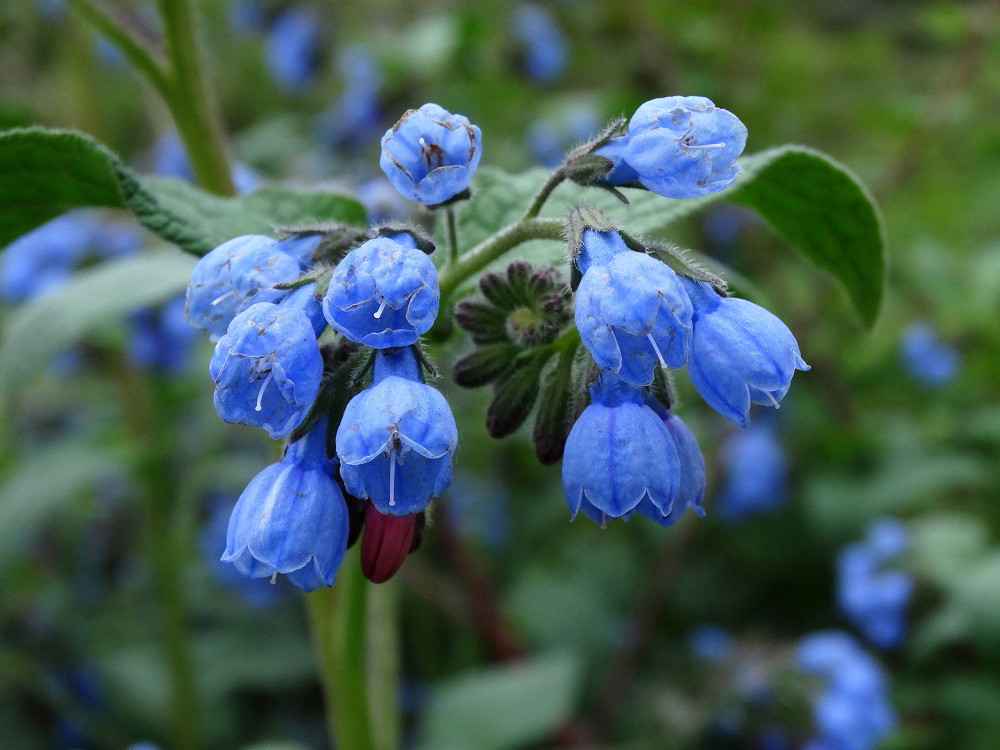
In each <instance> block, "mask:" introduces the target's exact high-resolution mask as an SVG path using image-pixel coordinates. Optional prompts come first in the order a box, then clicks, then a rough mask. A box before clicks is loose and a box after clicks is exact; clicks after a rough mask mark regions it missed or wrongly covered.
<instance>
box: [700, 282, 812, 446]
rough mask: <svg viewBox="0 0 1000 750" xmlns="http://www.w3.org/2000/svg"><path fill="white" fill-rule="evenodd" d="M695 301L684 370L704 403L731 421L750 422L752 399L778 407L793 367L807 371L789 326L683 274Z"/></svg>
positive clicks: (761, 310) (744, 426) (744, 423)
mask: <svg viewBox="0 0 1000 750" xmlns="http://www.w3.org/2000/svg"><path fill="white" fill-rule="evenodd" d="M682 280H683V283H684V287H685V288H686V289H687V292H688V296H689V297H690V298H691V302H692V303H693V305H694V317H693V318H692V321H691V326H692V335H691V356H690V358H689V360H688V374H689V375H690V376H691V382H692V383H693V384H694V387H695V389H696V390H697V391H698V393H699V394H700V395H701V397H702V398H703V399H705V402H706V403H707V404H708V405H709V406H711V407H712V408H713V409H715V410H716V411H717V412H719V414H721V415H722V416H724V417H725V418H726V419H728V420H729V421H730V422H732V423H733V424H736V425H739V426H740V427H743V428H746V427H747V425H749V424H750V404H751V403H754V404H761V405H771V406H774V407H776V408H777V406H778V402H779V401H781V399H782V398H784V396H785V393H786V392H787V391H788V386H789V385H790V384H791V382H792V374H793V373H794V372H795V370H808V369H809V365H807V364H806V363H805V362H804V361H803V359H802V355H801V353H800V352H799V345H798V343H797V342H796V341H795V337H794V336H793V335H792V332H791V331H789V330H788V326H786V325H785V324H784V323H782V322H781V321H780V320H779V319H778V318H777V317H776V316H775V315H772V314H771V313H770V312H768V311H767V310H765V309H764V308H763V307H760V306H758V305H755V304H753V303H752V302H748V301H747V300H743V299H736V298H735V297H720V296H719V295H718V294H716V292H715V290H714V289H712V287H711V286H710V285H709V284H707V283H705V282H703V281H695V280H694V279H689V278H687V277H684V278H683V279H682Z"/></svg>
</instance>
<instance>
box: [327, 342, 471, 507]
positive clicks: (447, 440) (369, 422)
mask: <svg viewBox="0 0 1000 750" xmlns="http://www.w3.org/2000/svg"><path fill="white" fill-rule="evenodd" d="M457 441H458V430H457V428H456V426H455V418H454V417H453V416H452V413H451V409H449V408H448V403H447V402H446V401H445V400H444V396H442V395H441V394H440V393H439V392H438V391H436V390H434V389H433V388H431V387H430V386H429V385H425V384H424V383H423V380H422V378H421V375H420V368H419V365H418V364H417V361H416V358H415V356H414V354H413V351H412V350H411V349H410V348H408V347H407V348H402V349H394V350H390V351H380V352H377V353H376V355H375V365H374V370H373V373H372V384H371V386H370V387H369V388H368V389H367V390H365V391H362V392H361V393H359V394H358V395H357V396H355V397H354V398H353V399H351V402H350V403H349V404H348V405H347V409H346V410H345V411H344V418H343V420H342V421H341V423H340V427H339V428H338V429H337V455H338V456H339V457H340V475H341V477H343V479H344V486H345V487H346V489H347V491H348V492H349V493H350V494H352V495H354V496H355V497H358V498H362V499H364V498H367V499H369V500H371V502H372V504H374V505H375V507H376V508H377V509H378V511H379V512H380V513H382V514H383V515H387V516H407V515H410V514H413V513H418V512H419V511H421V510H423V509H424V508H425V507H427V503H428V502H429V501H430V499H431V497H435V496H437V495H440V494H441V493H442V492H444V491H445V489H446V488H447V487H448V485H449V484H450V483H451V454H452V453H454V451H455V443H456V442H457Z"/></svg>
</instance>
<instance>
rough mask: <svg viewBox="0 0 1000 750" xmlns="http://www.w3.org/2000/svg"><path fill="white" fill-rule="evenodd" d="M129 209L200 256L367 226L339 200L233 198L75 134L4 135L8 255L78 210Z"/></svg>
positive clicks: (351, 205) (286, 195) (0, 151)
mask: <svg viewBox="0 0 1000 750" xmlns="http://www.w3.org/2000/svg"><path fill="white" fill-rule="evenodd" d="M86 206H96V207H105V208H123V209H127V210H129V211H131V212H132V213H133V214H135V216H136V218H137V219H138V220H139V223H140V224H142V225H143V226H144V227H146V229H148V230H150V231H151V232H153V233H154V234H157V235H159V236H160V237H162V238H163V239H165V240H167V241H168V242H172V243H174V244H176V245H177V246H179V247H180V248H181V249H182V250H185V251H187V252H189V253H192V254H195V255H204V254H205V253H207V252H208V251H209V250H211V249H212V248H213V247H216V246H217V245H219V244H221V243H222V242H225V241H226V240H228V239H231V238H233V237H235V236H237V235H240V234H255V233H259V234H272V235H273V234H274V229H273V228H274V227H275V226H279V225H289V224H306V223H310V222H317V221H340V222H344V223H349V224H363V223H364V221H365V211H364V208H363V207H362V206H361V204H360V203H358V202H357V201H356V200H354V199H353V198H350V197H348V196H345V195H340V194H337V193H329V192H322V191H305V190H298V189H295V188H290V187H285V186H280V185H269V186H265V187H262V188H259V189H257V190H255V191H253V192H252V193H248V194H246V195H240V196H236V197H233V198H221V197H219V196H215V195H211V194H209V193H206V192H204V191H202V190H199V189H198V188H196V187H194V186H193V185H190V184H188V183H186V182H183V181H181V180H173V179H166V178H161V177H148V178H142V177H139V176H138V175H136V174H135V173H134V172H132V170H130V169H129V168H128V167H126V166H125V165H124V164H123V163H122V162H121V160H120V159H119V158H118V157H117V156H116V155H115V154H114V153H112V152H111V151H110V150H109V149H107V148H106V147H105V146H102V145H101V144H100V143H98V142H97V141H95V140H94V139H93V138H91V137H90V136H87V135H85V134H83V133H79V132H76V131H73V130H49V129H45V128H22V129H16V130H8V131H6V132H3V133H0V247H2V246H5V245H7V244H8V243H9V242H10V241H11V240H13V239H15V238H17V237H20V236H21V235H22V234H24V233H25V232H28V231H30V230H32V229H34V228H35V227H37V226H39V225H40V224H43V223H45V222H46V221H49V220H50V219H53V218H55V217H56V216H58V215H60V214H62V213H64V212H66V211H68V210H70V209H73V208H81V207H86Z"/></svg>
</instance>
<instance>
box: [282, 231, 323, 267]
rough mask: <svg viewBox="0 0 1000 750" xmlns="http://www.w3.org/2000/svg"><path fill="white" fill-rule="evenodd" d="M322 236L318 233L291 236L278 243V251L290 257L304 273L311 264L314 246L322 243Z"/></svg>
mask: <svg viewBox="0 0 1000 750" xmlns="http://www.w3.org/2000/svg"><path fill="white" fill-rule="evenodd" d="M322 239H323V235H322V234H321V233H319V232H316V233H312V234H305V233H304V234H293V235H292V236H291V237H286V238H285V239H283V240H281V242H279V243H278V249H279V250H280V251H281V252H283V253H285V254H286V255H290V256H292V257H293V258H294V259H295V260H296V262H298V264H299V267H300V268H301V269H302V270H303V271H304V270H306V269H307V268H310V267H311V266H312V264H313V260H312V254H313V250H315V249H316V246H317V245H319V243H320V241H322Z"/></svg>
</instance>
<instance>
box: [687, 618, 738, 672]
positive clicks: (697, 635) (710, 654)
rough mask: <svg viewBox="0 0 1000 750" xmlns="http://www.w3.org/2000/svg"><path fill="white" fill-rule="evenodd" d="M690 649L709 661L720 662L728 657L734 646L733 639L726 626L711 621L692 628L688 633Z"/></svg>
mask: <svg viewBox="0 0 1000 750" xmlns="http://www.w3.org/2000/svg"><path fill="white" fill-rule="evenodd" d="M687 643H688V650H689V651H690V652H691V653H692V654H694V655H695V656H697V657H699V658H701V659H704V660H705V661H709V662H713V663H715V662H720V661H722V660H723V659H725V658H726V656H727V655H728V654H729V652H730V650H731V649H732V646H733V639H732V637H731V636H730V635H729V633H727V632H726V630H725V628H722V627H720V626H718V625H712V624H710V623H702V624H700V625H696V626H695V627H694V628H692V630H691V632H690V633H689V634H688V642H687Z"/></svg>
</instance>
